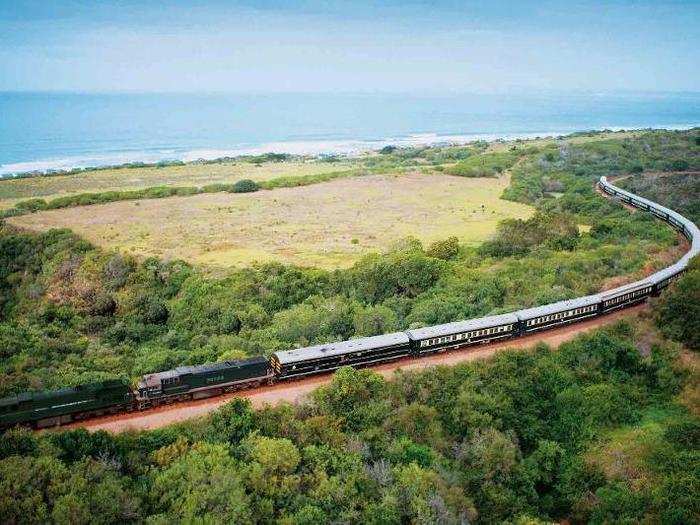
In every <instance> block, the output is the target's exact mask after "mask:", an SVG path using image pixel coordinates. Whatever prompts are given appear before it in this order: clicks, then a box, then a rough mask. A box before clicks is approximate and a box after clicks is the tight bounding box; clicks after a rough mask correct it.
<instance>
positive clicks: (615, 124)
mask: <svg viewBox="0 0 700 525" xmlns="http://www.w3.org/2000/svg"><path fill="white" fill-rule="evenodd" d="M698 125H700V93H578V94H562V93H555V94H553V93H536V94H533V93H529V94H450V95H445V96H434V95H411V94H333V93H328V94H78V93H0V176H7V175H10V174H13V173H20V172H27V171H47V170H55V169H70V168H75V167H88V166H104V165H115V164H123V163H127V162H157V161H160V160H196V159H200V158H202V159H212V158H218V157H224V156H235V155H241V154H256V153H262V152H270V151H274V152H287V153H298V154H321V153H348V154H353V153H357V152H361V151H366V150H369V149H376V148H381V147H382V146H384V145H387V144H396V145H411V144H435V143H462V142H467V141H470V140H475V139H480V138H481V139H494V138H501V137H502V138H516V137H523V138H527V137H535V136H551V135H560V134H566V133H570V132H574V131H584V130H595V129H638V128H648V127H654V128H656V127H664V128H672V129H683V128H689V127H694V126H698Z"/></svg>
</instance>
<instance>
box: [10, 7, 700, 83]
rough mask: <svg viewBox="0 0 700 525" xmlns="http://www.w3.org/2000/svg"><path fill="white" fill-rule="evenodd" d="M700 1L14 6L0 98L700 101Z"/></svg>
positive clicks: (11, 9)
mask: <svg viewBox="0 0 700 525" xmlns="http://www.w3.org/2000/svg"><path fill="white" fill-rule="evenodd" d="M699 37H700V0H699V1H664V0H660V1H659V0H657V1H633V0H628V1H597V2H596V1H583V0H582V1H577V0H568V1H547V0H539V1H522V2H517V1H510V2H506V1H499V0H491V1H488V0H485V1H482V2H471V1H461V2H451V1H444V2H443V1H433V2H424V1H413V0H400V1H387V2H372V1H365V0H363V1H355V2H352V1H345V2H341V1H337V2H336V1H332V0H331V1H326V2H323V1H315V0H307V1H305V0H297V1H290V2H284V1H241V2H236V1H229V2H224V1H218V0H198V1H190V2H185V1H178V0H172V1H169V2H155V1H148V0H140V1H132V0H121V1H106V0H105V1H101V0H86V1H82V0H0V90H25V89H31V90H78V91H123V90H136V91H329V90H332V91H336V90H342V91H430V92H444V91H477V92H478V91H491V90H499V91H509V90H533V89H537V90H540V89H544V90H549V89H555V90H571V89H580V90H620V89H625V90H656V91H658V90H669V91H674V90H687V91H700V67H698V66H699V64H700V52H699V51H698V50H699V49H700V38H699Z"/></svg>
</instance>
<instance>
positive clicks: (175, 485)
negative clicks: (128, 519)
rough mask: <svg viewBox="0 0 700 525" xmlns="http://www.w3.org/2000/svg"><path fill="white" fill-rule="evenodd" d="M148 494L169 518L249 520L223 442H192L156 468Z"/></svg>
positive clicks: (245, 499) (235, 470) (244, 497)
mask: <svg viewBox="0 0 700 525" xmlns="http://www.w3.org/2000/svg"><path fill="white" fill-rule="evenodd" d="M151 497H152V498H153V501H154V502H155V506H156V509H157V510H158V512H159V513H160V515H161V516H162V517H164V518H167V519H168V520H170V521H176V522H183V521H184V522H189V523H192V522H199V523H207V522H211V523H221V522H228V523H241V524H244V523H252V522H253V521H254V520H253V516H252V515H251V512H250V508H249V503H248V496H247V495H246V493H245V490H244V488H243V483H242V481H241V478H240V475H239V472H238V468H237V465H236V462H235V461H234V460H233V458H232V457H231V456H230V455H229V453H228V447H227V446H226V445H211V444H207V443H196V444H195V445H194V446H193V447H192V450H190V452H188V453H187V454H185V455H184V456H182V457H181V458H179V459H177V460H176V461H174V462H173V463H172V464H171V465H170V466H169V467H168V468H166V469H164V470H160V471H156V472H155V473H154V475H153V478H152V485H151Z"/></svg>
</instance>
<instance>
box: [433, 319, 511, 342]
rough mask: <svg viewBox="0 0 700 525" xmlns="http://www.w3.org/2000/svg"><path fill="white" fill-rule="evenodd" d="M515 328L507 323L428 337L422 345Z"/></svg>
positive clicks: (470, 337) (497, 332)
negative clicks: (443, 335)
mask: <svg viewBox="0 0 700 525" xmlns="http://www.w3.org/2000/svg"><path fill="white" fill-rule="evenodd" d="M512 329H513V325H512V324H507V325H503V326H494V327H493V328H485V329H483V330H473V331H471V332H465V333H463V334H455V335H446V336H445V337H435V338H433V339H426V340H424V341H421V342H420V345H421V346H433V345H438V344H445V343H453V342H458V341H464V340H467V339H473V338H475V337H481V336H484V335H493V334H501V333H503V332H509V331H511V330H512Z"/></svg>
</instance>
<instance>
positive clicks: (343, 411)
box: [0, 324, 700, 524]
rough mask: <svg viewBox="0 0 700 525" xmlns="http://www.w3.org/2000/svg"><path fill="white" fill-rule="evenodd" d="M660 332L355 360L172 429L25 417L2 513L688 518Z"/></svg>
mask: <svg viewBox="0 0 700 525" xmlns="http://www.w3.org/2000/svg"><path fill="white" fill-rule="evenodd" d="M646 330H648V328H640V327H634V326H630V325H628V324H619V325H617V326H615V327H613V328H609V329H606V330H602V331H599V332H596V333H593V334H591V335H586V336H583V337H580V338H578V339H576V340H574V341H572V342H570V343H566V344H564V345H562V347H561V348H560V349H559V351H557V352H553V351H551V350H549V349H548V348H546V347H538V348H536V349H534V350H532V351H530V352H519V353H508V354H502V355H499V356H498V357H497V358H496V359H494V360H493V361H488V362H479V363H472V364H466V365H460V366H456V367H453V368H447V367H444V368H435V369H431V370H428V371H425V372H410V373H403V374H399V375H398V376H397V377H396V378H395V380H394V381H392V382H386V381H385V380H383V379H382V378H381V377H380V376H378V375H376V374H375V373H373V372H371V371H368V370H363V371H354V370H352V369H343V370H341V371H339V372H338V373H337V374H336V377H335V379H334V380H333V382H332V383H331V384H329V385H328V386H325V387H322V388H321V389H319V390H318V391H316V392H315V393H314V394H313V396H312V397H311V399H310V400H309V401H308V402H307V403H305V404H303V405H300V406H296V407H294V406H289V405H287V406H280V407H277V408H268V409H264V410H261V411H253V410H251V408H250V406H249V405H248V403H247V401H245V400H242V399H237V400H234V401H232V402H231V403H229V404H228V405H226V406H224V407H223V408H222V409H220V410H219V411H217V412H215V413H214V414H213V415H212V416H211V417H209V418H208V419H206V420H204V421H203V422H202V421H199V422H196V423H187V424H183V425H180V426H176V427H170V428H166V429H162V430H157V431H149V432H140V433H126V434H121V435H118V436H111V435H109V434H106V433H104V432H97V433H95V434H89V433H87V432H86V431H83V430H73V431H66V432H60V433H47V434H43V435H39V436H37V435H31V434H29V433H27V432H25V431H12V432H9V433H7V434H6V435H5V437H4V439H3V440H2V444H1V445H0V458H1V459H0V480H1V481H0V513H2V515H3V516H4V519H5V521H6V522H35V523H44V522H47V521H55V522H60V523H64V522H70V523H83V522H88V521H100V522H104V523H112V522H118V521H121V522H124V521H125V522H140V521H149V522H151V523H165V522H173V521H175V522H181V521H184V522H190V523H191V522H203V523H209V522H211V523H220V522H229V523H231V522H235V523H252V522H261V523H290V524H311V523H328V522H335V523H383V524H391V523H396V524H398V523H422V524H433V523H444V524H449V523H464V522H466V521H469V522H478V523H494V522H503V521H506V522H509V523H543V522H551V521H552V520H557V519H563V518H569V519H571V520H573V521H575V522H583V521H590V522H593V523H605V522H629V523H633V522H639V521H644V520H646V521H650V522H665V523H689V522H692V521H694V518H696V517H697V515H698V512H700V508H699V507H698V501H697V499H696V498H695V497H694V494H697V488H698V479H697V470H696V469H697V467H698V460H699V459H700V458H699V456H698V447H699V446H700V442H699V441H698V439H700V425H699V424H698V421H697V419H694V418H693V417H692V416H690V415H689V414H688V412H687V411H686V409H684V408H683V407H682V406H681V405H679V404H677V403H675V402H674V398H675V396H676V395H678V393H679V392H681V389H682V388H683V381H684V379H683V374H682V373H681V371H680V370H678V369H676V368H675V365H674V364H673V363H674V355H675V351H676V350H675V348H674V347H673V346H672V345H669V344H668V343H664V342H663V341H661V340H657V341H656V342H654V343H653V345H652V347H651V350H650V352H649V353H648V355H647V356H646V357H643V356H642V351H641V350H642V348H643V346H636V345H635V342H634V341H635V340H636V337H637V335H638V334H639V333H640V331H641V333H644V332H645V331H646ZM643 339H645V341H647V340H648V337H643ZM647 343H648V341H647ZM645 352H646V351H645ZM620 448H622V450H621V451H620V450H619V449H620ZM611 453H615V458H616V459H615V462H614V463H612V464H611V462H610V461H609V457H608V454H611Z"/></svg>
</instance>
